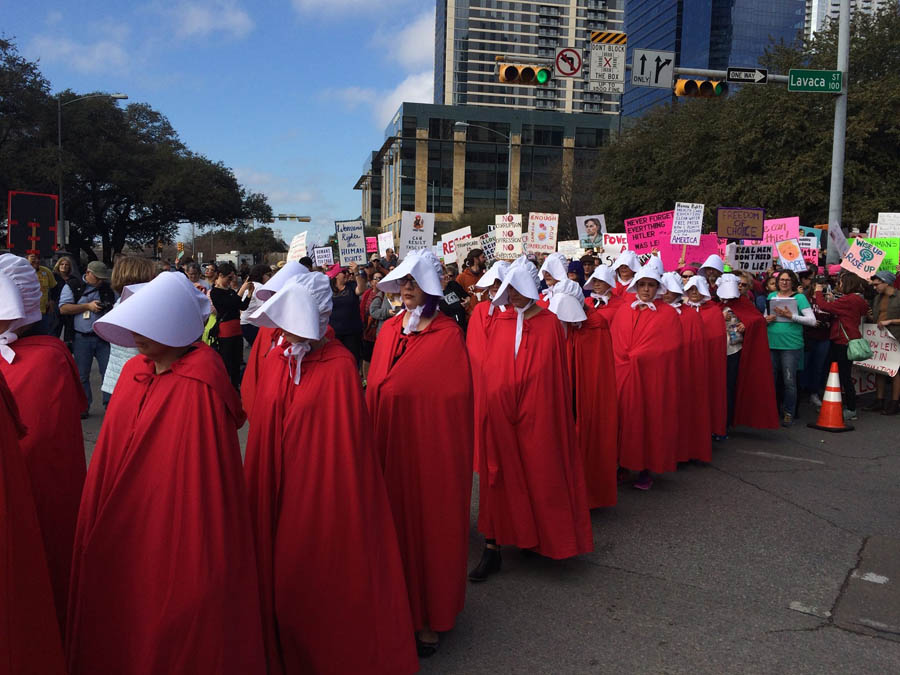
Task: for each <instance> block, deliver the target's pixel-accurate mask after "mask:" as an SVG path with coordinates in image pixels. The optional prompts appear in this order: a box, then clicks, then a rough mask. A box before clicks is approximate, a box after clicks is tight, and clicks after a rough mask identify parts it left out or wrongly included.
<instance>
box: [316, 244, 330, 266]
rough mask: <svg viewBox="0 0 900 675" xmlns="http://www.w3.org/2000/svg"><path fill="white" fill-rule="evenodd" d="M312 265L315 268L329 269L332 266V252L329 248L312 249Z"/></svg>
mask: <svg viewBox="0 0 900 675" xmlns="http://www.w3.org/2000/svg"><path fill="white" fill-rule="evenodd" d="M313 263H314V264H315V265H316V267H330V266H331V265H334V251H332V250H331V247H330V246H322V247H317V248H314V249H313Z"/></svg>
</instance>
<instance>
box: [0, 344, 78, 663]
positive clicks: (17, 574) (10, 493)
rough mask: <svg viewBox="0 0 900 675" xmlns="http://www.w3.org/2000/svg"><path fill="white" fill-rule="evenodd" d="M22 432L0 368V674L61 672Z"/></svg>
mask: <svg viewBox="0 0 900 675" xmlns="http://www.w3.org/2000/svg"><path fill="white" fill-rule="evenodd" d="M17 356H18V350H17ZM0 360H2V359H0ZM3 363H6V362H5V361H3ZM76 410H80V408H76ZM24 436H25V427H24V426H23V425H22V422H21V420H20V418H19V412H18V410H17V408H16V403H15V401H14V400H13V397H12V393H11V392H10V391H9V388H8V387H7V386H6V381H5V380H4V378H3V374H2V372H0V675H63V673H65V672H66V667H65V661H64V660H63V654H62V641H61V640H60V635H59V623H58V622H57V618H56V608H55V607H54V604H53V591H52V590H51V588H50V574H49V572H48V571H47V558H46V554H45V553H44V543H43V541H42V540H41V529H40V526H39V525H38V518H37V512H36V511H35V507H34V499H33V498H32V496H31V482H30V481H29V478H28V469H27V468H26V467H25V459H24V458H23V456H22V454H21V450H20V448H19V439H20V438H22V437H24Z"/></svg>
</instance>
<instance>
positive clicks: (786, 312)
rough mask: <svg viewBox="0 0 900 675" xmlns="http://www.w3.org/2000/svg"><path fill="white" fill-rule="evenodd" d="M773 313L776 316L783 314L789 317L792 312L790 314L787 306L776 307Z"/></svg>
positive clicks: (786, 317)
mask: <svg viewBox="0 0 900 675" xmlns="http://www.w3.org/2000/svg"><path fill="white" fill-rule="evenodd" d="M775 313H776V314H777V315H778V316H783V317H784V318H785V319H790V318H791V317H792V316H793V314H791V310H789V309H788V308H787V307H776V308H775Z"/></svg>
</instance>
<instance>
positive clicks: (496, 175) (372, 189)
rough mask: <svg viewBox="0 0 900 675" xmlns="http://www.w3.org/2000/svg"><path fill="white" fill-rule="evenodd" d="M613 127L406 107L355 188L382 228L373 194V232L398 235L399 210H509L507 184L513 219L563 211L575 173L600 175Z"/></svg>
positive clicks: (591, 118) (547, 115)
mask: <svg viewBox="0 0 900 675" xmlns="http://www.w3.org/2000/svg"><path fill="white" fill-rule="evenodd" d="M457 122H465V123H468V124H469V125H470V126H468V127H460V126H458V125H457ZM615 124H616V118H614V117H611V116H608V115H585V114H565V113H561V112H550V111H537V110H516V109H504V108H489V107H479V106H447V105H432V104H426V103H404V104H402V105H401V106H400V109H399V110H398V111H397V113H396V115H394V118H393V119H392V121H391V123H390V124H389V125H388V127H387V129H385V134H384V136H385V139H384V143H383V144H382V146H381V147H380V148H379V149H378V150H376V151H374V152H373V153H371V155H370V157H368V158H367V160H366V162H365V163H364V173H363V174H362V175H361V176H360V177H359V179H358V180H357V181H356V185H355V186H354V188H355V189H357V190H361V191H362V199H363V205H362V210H363V214H364V215H363V217H364V219H366V224H367V225H371V226H376V221H375V220H374V216H369V217H370V218H371V220H370V219H367V218H366V214H367V213H368V214H374V209H373V208H372V200H373V199H374V198H375V195H376V194H377V195H378V196H379V198H380V204H379V214H378V215H379V220H378V222H377V226H379V227H380V228H381V230H382V231H383V232H387V231H393V232H394V235H395V236H399V228H400V215H401V212H402V211H428V212H432V213H434V214H435V220H437V221H449V220H452V219H453V218H455V217H459V216H461V215H462V214H463V213H472V212H488V211H490V212H493V213H505V212H506V203H507V187H508V188H509V195H510V209H511V211H512V212H513V213H518V212H519V211H518V209H521V208H523V207H528V206H531V207H533V206H534V205H542V208H543V209H549V208H552V207H553V205H554V204H555V205H556V208H558V206H559V204H560V203H561V200H564V199H567V198H568V197H569V196H571V190H572V185H573V184H574V183H575V180H576V179H577V177H578V176H579V175H584V174H585V173H586V172H589V171H592V170H594V167H595V166H596V159H597V152H598V150H599V148H600V147H601V146H603V145H606V144H608V143H609V139H610V133H611V131H612V129H614V125H615ZM510 152H511V155H510ZM508 168H509V170H508ZM529 210H530V209H529Z"/></svg>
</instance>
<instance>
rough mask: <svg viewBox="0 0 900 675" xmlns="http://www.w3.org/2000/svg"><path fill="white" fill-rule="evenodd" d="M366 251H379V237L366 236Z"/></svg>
mask: <svg viewBox="0 0 900 675" xmlns="http://www.w3.org/2000/svg"><path fill="white" fill-rule="evenodd" d="M366 253H378V237H366Z"/></svg>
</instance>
